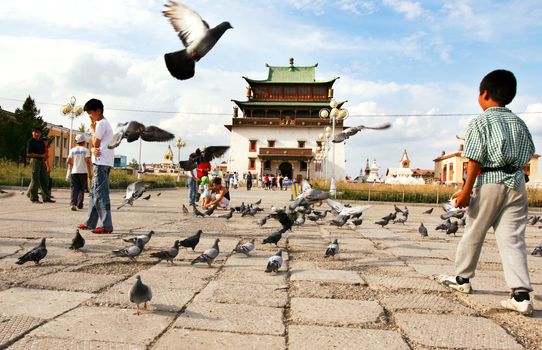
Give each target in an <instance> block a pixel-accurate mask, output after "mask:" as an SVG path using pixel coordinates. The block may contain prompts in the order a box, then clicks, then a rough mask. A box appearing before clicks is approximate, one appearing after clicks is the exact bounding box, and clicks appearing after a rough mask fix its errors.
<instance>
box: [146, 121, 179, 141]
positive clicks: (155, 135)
mask: <svg viewBox="0 0 542 350" xmlns="http://www.w3.org/2000/svg"><path fill="white" fill-rule="evenodd" d="M174 137H175V135H173V134H172V133H170V132H168V131H165V130H163V129H160V128H159V127H157V126H154V125H151V126H147V127H146V128H145V130H144V131H143V132H142V133H141V139H142V140H143V141H148V142H160V141H169V140H172V139H173V138H174Z"/></svg>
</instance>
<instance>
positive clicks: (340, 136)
mask: <svg viewBox="0 0 542 350" xmlns="http://www.w3.org/2000/svg"><path fill="white" fill-rule="evenodd" d="M347 130H348V129H347ZM348 138H349V136H348V135H347V134H346V133H345V132H344V131H343V132H340V133H338V134H337V135H335V137H333V140H331V142H333V143H341V142H343V141H345V140H346V139H348Z"/></svg>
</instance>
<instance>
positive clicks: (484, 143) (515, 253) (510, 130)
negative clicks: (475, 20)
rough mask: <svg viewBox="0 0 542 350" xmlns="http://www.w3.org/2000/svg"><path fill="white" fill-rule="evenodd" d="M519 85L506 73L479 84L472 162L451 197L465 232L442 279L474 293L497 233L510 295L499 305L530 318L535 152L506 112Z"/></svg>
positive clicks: (470, 133)
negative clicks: (527, 172) (529, 175)
mask: <svg viewBox="0 0 542 350" xmlns="http://www.w3.org/2000/svg"><path fill="white" fill-rule="evenodd" d="M516 84H517V83H516V78H515V77H514V74H512V72H509V71H505V70H496V71H493V72H491V73H489V74H488V75H486V76H485V77H484V79H482V82H481V83H480V95H479V97H478V102H479V104H480V107H482V109H483V110H484V112H483V113H482V114H480V115H479V116H478V117H476V118H474V119H473V120H472V121H471V122H470V124H469V127H468V130H467V134H466V137H465V148H464V151H463V157H465V158H468V159H469V163H468V167H467V179H466V181H465V184H464V185H463V189H462V190H461V191H459V192H458V193H456V194H454V195H453V196H452V198H453V199H455V201H456V202H455V205H456V207H459V208H464V207H467V206H468V207H469V208H468V211H467V215H468V219H467V227H466V229H465V233H464V234H463V237H461V241H460V242H459V244H458V246H457V251H456V256H455V275H453V276H446V275H440V276H439V278H438V279H439V282H441V283H442V284H444V285H445V286H448V287H450V288H452V289H455V290H458V291H460V292H463V293H470V292H471V284H470V278H473V277H474V275H475V270H476V265H477V264H478V259H479V257H480V252H481V250H482V244H483V242H484V239H485V236H486V233H487V230H488V229H489V228H490V227H493V230H494V231H495V239H496V240H497V245H498V247H499V252H500V255H501V261H502V265H503V270H504V278H505V280H506V283H507V285H508V287H510V289H511V290H512V293H511V296H510V298H509V299H506V300H503V301H501V305H502V306H503V307H504V308H507V309H510V310H514V311H517V312H519V313H521V314H524V315H531V314H532V313H533V304H532V302H531V300H530V297H529V292H531V291H532V290H533V289H532V287H531V281H530V279H529V269H528V268H527V249H526V246H525V227H526V225H527V191H526V190H525V176H524V174H523V166H524V165H525V164H526V163H527V162H529V160H530V159H531V157H532V155H533V153H534V151H535V148H534V144H533V141H532V138H531V134H530V132H529V129H527V126H526V125H525V122H524V121H523V120H521V119H520V118H519V117H518V116H517V115H515V114H514V113H512V112H511V111H510V110H509V109H508V108H506V107H505V106H506V105H508V104H509V103H510V102H512V100H513V99H514V96H515V95H516ZM476 178H478V179H477V180H476ZM475 180H476V186H475V187H474V181H475ZM473 187H474V192H473V193H472V198H471V191H472V189H473Z"/></svg>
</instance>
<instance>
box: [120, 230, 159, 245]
mask: <svg viewBox="0 0 542 350" xmlns="http://www.w3.org/2000/svg"><path fill="white" fill-rule="evenodd" d="M152 235H154V231H152V230H151V231H149V233H147V234H144V235H139V236H136V237H130V238H123V239H122V240H123V241H124V242H128V243H133V244H136V243H137V240H138V239H140V240H141V243H142V244H143V246H145V245H147V243H149V242H150V240H151V238H152Z"/></svg>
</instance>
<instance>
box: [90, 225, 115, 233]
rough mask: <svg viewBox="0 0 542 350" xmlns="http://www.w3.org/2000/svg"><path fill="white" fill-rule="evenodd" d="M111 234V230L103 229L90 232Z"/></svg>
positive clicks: (99, 228)
mask: <svg viewBox="0 0 542 350" xmlns="http://www.w3.org/2000/svg"><path fill="white" fill-rule="evenodd" d="M111 232H113V229H105V228H103V227H98V228H97V229H94V230H92V233H98V234H101V233H111Z"/></svg>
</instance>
